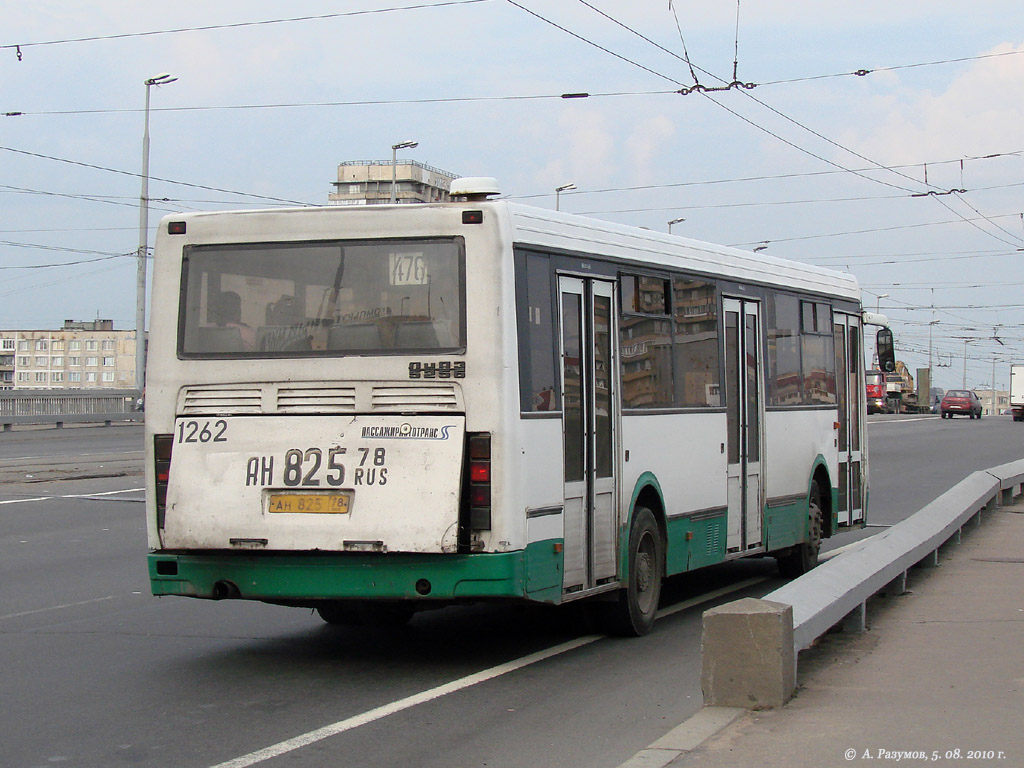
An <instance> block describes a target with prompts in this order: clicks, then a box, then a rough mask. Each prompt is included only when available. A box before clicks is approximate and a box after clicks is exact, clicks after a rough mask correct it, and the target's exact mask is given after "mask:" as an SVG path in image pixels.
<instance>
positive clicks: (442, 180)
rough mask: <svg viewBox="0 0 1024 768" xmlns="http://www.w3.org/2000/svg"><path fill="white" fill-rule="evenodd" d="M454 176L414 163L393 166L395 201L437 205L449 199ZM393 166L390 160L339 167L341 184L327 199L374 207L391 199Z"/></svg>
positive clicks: (363, 161)
mask: <svg viewBox="0 0 1024 768" xmlns="http://www.w3.org/2000/svg"><path fill="white" fill-rule="evenodd" d="M456 178H458V177H457V176H456V175H455V174H454V173H449V172H448V171H442V170H441V169H440V168H432V167H431V166H429V165H424V164H423V163H418V162H416V161H415V160H399V161H398V162H396V163H395V165H394V180H395V199H396V201H397V202H399V203H438V202H447V201H448V200H449V199H450V195H449V192H448V190H449V188H450V187H451V183H452V181H453V180H455V179H456ZM391 179H392V165H391V162H390V161H389V160H380V161H378V160H350V161H347V162H344V163H341V164H340V165H338V180H337V181H332V182H331V184H333V185H334V191H333V192H331V193H330V194H329V195H328V196H327V198H328V201H329V203H330V204H331V205H372V204H375V203H376V204H380V203H387V202H389V201H390V199H391Z"/></svg>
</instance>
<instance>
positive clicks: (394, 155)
mask: <svg viewBox="0 0 1024 768" xmlns="http://www.w3.org/2000/svg"><path fill="white" fill-rule="evenodd" d="M419 144H420V143H419V142H418V141H401V142H399V143H398V144H392V145H391V203H392V204H394V203H396V202H398V194H397V189H398V150H400V149H412V148H413V147H418V146H419Z"/></svg>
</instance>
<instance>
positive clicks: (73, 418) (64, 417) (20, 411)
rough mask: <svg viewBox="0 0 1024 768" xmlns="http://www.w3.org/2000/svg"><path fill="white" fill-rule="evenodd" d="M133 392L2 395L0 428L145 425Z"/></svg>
mask: <svg viewBox="0 0 1024 768" xmlns="http://www.w3.org/2000/svg"><path fill="white" fill-rule="evenodd" d="M138 401H139V392H138V391H137V390H134V389H95V390H89V389H11V390H3V391H0V424H3V431H4V432H9V431H10V430H11V428H12V427H13V425H15V424H54V425H55V426H57V427H58V428H59V427H62V426H64V424H66V423H81V424H85V423H103V424H106V425H108V426H109V425H110V424H111V423H113V422H115V421H142V420H143V419H144V414H143V412H142V411H141V410H138V409H137V405H136V404H137V403H138Z"/></svg>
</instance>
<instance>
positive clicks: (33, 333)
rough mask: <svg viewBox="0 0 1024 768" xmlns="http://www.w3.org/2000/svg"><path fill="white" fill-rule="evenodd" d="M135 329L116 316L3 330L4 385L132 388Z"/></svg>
mask: <svg viewBox="0 0 1024 768" xmlns="http://www.w3.org/2000/svg"><path fill="white" fill-rule="evenodd" d="M135 386H136V378H135V331H134V330H131V331H118V330H114V322H113V321H112V320H91V321H86V322H80V321H74V320H66V321H65V322H64V327H63V328H60V329H58V330H6V331H5V330H0V389H132V388H134V387H135Z"/></svg>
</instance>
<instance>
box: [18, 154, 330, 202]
mask: <svg viewBox="0 0 1024 768" xmlns="http://www.w3.org/2000/svg"><path fill="white" fill-rule="evenodd" d="M0 150H2V151H4V152H13V153H14V154H18V155H25V156H27V157H35V158H39V159H42V160H53V161H55V162H58V163H67V164H69V165H77V166H79V167H81V168H91V169H93V170H97V171H106V172H107V173H116V174H119V175H121V176H131V177H133V178H142V174H139V173H134V172H132V171H122V170H120V169H118V168H107V167H105V166H102V165H94V164H93V163H83V162H81V161H79V160H68V159H67V158H63V157H54V156H53V155H44V154H41V153H39V152H29V151H27V150H24V149H15V148H14V147H3V146H0ZM149 179H150V180H151V181H161V182H164V183H165V184H177V185H179V186H182V187H191V188H193V189H205V190H207V191H210V192H224V193H226V194H229V195H239V196H240V197H251V198H254V199H256V200H270V201H273V202H275V203H289V204H291V205H299V206H308V205H310V204H309V203H306V202H300V201H298V200H287V199H284V198H280V197H272V196H270V195H260V194H257V193H255V192H238V191H237V190H233V189H224V188H223V187H210V186H207V185H204V184H193V183H190V182H187V181H176V180H175V179H164V178H161V177H159V176H150V177H149Z"/></svg>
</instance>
